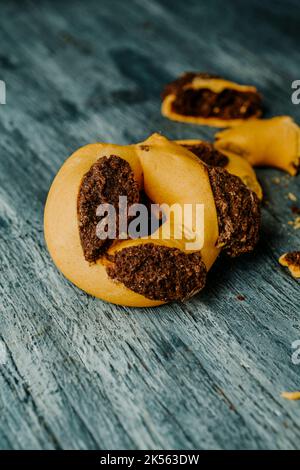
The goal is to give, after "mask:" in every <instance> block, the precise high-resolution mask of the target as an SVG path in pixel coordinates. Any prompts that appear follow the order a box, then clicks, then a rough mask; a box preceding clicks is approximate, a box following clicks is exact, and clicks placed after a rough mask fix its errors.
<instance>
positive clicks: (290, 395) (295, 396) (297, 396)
mask: <svg viewBox="0 0 300 470" xmlns="http://www.w3.org/2000/svg"><path fill="white" fill-rule="evenodd" d="M281 396H282V398H285V399H286V400H300V392H282V394H281Z"/></svg>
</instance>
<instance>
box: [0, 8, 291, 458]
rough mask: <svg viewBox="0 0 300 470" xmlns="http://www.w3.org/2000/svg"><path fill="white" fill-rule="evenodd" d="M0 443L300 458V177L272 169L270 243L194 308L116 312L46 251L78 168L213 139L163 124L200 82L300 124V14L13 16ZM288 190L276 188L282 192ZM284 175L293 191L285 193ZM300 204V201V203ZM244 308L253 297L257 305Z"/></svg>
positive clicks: (4, 150) (268, 174)
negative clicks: (83, 161) (68, 167)
mask: <svg viewBox="0 0 300 470" xmlns="http://www.w3.org/2000/svg"><path fill="white" fill-rule="evenodd" d="M0 9H1V17H0V22H1V24H0V79H2V80H4V81H5V82H6V86H7V104H6V105H1V106H0V149H1V150H0V151H1V153H0V266H1V278H0V294H1V297H0V308H1V312H0V340H1V342H0V353H1V354H0V360H1V361H2V362H1V365H0V390H1V394H0V423H1V426H0V446H1V448H4V449H8V448H14V449H28V448H35V449H41V448H42V449H61V448H63V449H94V448H98V449H99V448H100V449H108V448H109V449H114V448H120V449H134V448H142V449H152V448H154V449H155V448H156V449H157V448H161V449H177V448H185V449H195V448H197V449H204V448H206V449H213V448H214V449H215V448H217V449H220V448H221V449H229V448H230V449H232V448H233V449H245V448H250V449H260V448H267V449H271V448H275V449H281V448H288V449H294V448H299V444H300V403H299V402H289V401H285V400H284V399H283V398H281V396H280V393H281V392H282V391H283V390H297V389H300V365H296V364H293V362H292V352H293V349H292V342H293V341H295V340H299V339H300V330H299V322H300V296H299V282H297V281H296V280H294V279H292V278H291V276H290V275H289V274H288V273H287V272H286V271H285V270H284V268H282V267H281V266H280V265H279V264H278V262H277V258H278V257H279V255H281V254H282V253H283V252H285V251H286V250H289V249H297V248H298V249H299V234H300V232H299V230H294V229H293V227H292V226H291V225H289V224H288V221H290V220H292V219H293V217H294V216H293V214H292V212H291V206H292V205H295V204H298V205H299V204H300V203H299V200H300V192H299V177H298V178H290V177H289V176H287V175H285V174H284V173H281V172H279V171H276V170H271V169H263V170H259V171H258V177H259V178H260V181H261V183H262V186H263V189H264V192H265V203H264V208H263V227H262V235H261V242H260V244H259V246H258V248H257V250H256V251H255V253H254V254H252V255H249V256H244V257H241V258H239V259H236V260H229V259H227V258H225V257H224V258H220V260H219V261H218V262H217V263H216V265H215V267H214V268H213V270H212V271H211V272H210V274H209V279H208V284H207V288H206V289H205V291H204V292H203V293H201V294H200V295H198V296H196V297H194V298H193V299H192V300H190V301H188V302H186V303H182V304H180V303H174V304H170V305H166V306H163V307H161V308H157V309H150V308H149V309H129V308H122V307H116V306H113V305H109V304H106V303H103V302H101V301H100V300H97V299H94V298H92V297H90V296H88V295H86V294H85V293H83V292H81V291H80V290H78V289H77V288H75V287H74V286H72V285H71V284H70V283H69V282H68V281H66V279H64V277H63V276H62V275H60V273H59V272H58V271H57V270H56V268H55V267H54V265H53V263H52V261H51V259H50V258H49V255H48V253H47V250H46V248H45V244H44V238H43V209H44V203H45V199H46V196H47V191H48V189H49V186H50V184H51V181H52V179H53V177H54V175H55V173H56V172H57V170H58V168H59V167H60V166H61V164H62V163H63V161H64V160H65V158H66V157H67V156H68V155H69V154H70V153H71V152H72V151H74V150H75V149H76V148H78V147H79V146H82V145H84V144H86V143H89V142H95V141H111V142H115V143H121V144H122V143H131V142H137V141H139V140H142V139H144V138H146V137H147V136H148V135H149V134H151V133H152V132H155V131H159V132H162V133H163V134H164V135H166V136H167V137H169V138H197V137H199V138H207V139H213V135H214V132H215V129H210V128H205V127H196V126H192V125H184V124H180V123H174V122H171V121H168V120H167V119H165V118H163V117H162V116H161V114H160V96H159V95H160V91H161V89H162V87H163V85H164V84H165V83H166V82H168V81H169V80H171V79H173V78H175V77H176V76H177V75H178V74H180V73H182V72H183V71H186V70H202V71H209V72H216V73H218V74H221V75H225V76H226V77H228V78H230V79H236V80H237V81H240V82H242V83H243V82H244V83H253V84H255V85H257V86H258V87H259V89H260V90H261V91H262V93H263V95H264V97H265V103H266V105H267V108H268V110H267V115H268V116H271V115H276V114H290V115H292V116H293V117H294V118H295V119H297V118H298V121H300V106H296V105H293V104H292V103H291V82H292V81H293V80H295V79H300V69H299V63H300V53H299V41H298V39H299V24H300V8H299V2H298V1H297V0H295V1H274V2H267V1H266V2H263V1H262V0H254V1H250V2H245V1H242V0H234V1H228V2H223V1H221V0H213V1H210V2H204V1H199V0H185V1H184V2H182V1H179V0H178V1H174V0H151V1H146V0H144V1H142V0H133V1H131V2H130V4H128V2H125V1H122V0H119V1H116V0H113V1H112V0H101V1H96V0H94V1H93V0H85V2H79V1H74V2H69V1H65V2H59V1H52V2H50V1H47V2H46V1H41V2H38V3H34V2H29V1H23V2H21V3H20V2H14V1H11V2H4V1H3V2H1V5H0ZM274 178H275V179H274ZM278 178H279V180H278ZM289 192H291V193H293V194H295V195H298V202H297V203H295V202H294V203H293V202H292V201H290V200H289V199H288V196H287V195H288V193H289ZM243 298H244V300H241V299H243Z"/></svg>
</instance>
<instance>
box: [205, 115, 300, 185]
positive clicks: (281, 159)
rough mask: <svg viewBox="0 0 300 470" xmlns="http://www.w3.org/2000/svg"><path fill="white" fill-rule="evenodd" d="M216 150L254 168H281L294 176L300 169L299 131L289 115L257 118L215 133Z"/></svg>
mask: <svg viewBox="0 0 300 470" xmlns="http://www.w3.org/2000/svg"><path fill="white" fill-rule="evenodd" d="M214 145H215V147H216V148H217V149H218V150H219V151H220V152H222V153H224V154H225V155H227V156H229V157H234V156H235V155H237V156H241V157H243V158H245V159H246V160H248V162H249V163H250V164H251V165H253V166H270V167H275V168H279V169H280V170H284V171H286V172H288V173H289V174H290V175H292V176H294V175H296V174H297V173H298V171H299V168H300V131H299V127H298V125H297V124H296V123H295V122H294V121H293V119H292V118H290V117H289V116H277V117H274V118H272V119H257V120H256V121H251V122H247V123H244V124H243V125H241V126H239V127H235V128H234V129H226V130H224V131H221V132H218V133H217V134H216V142H215V144H214Z"/></svg>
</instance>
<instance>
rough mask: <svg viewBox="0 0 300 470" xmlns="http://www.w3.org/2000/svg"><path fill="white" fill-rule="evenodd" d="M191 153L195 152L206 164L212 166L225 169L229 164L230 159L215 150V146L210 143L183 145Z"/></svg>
mask: <svg viewBox="0 0 300 470" xmlns="http://www.w3.org/2000/svg"><path fill="white" fill-rule="evenodd" d="M181 145H182V146H183V147H185V148H187V149H188V150H189V151H190V152H193V154H195V155H196V156H197V157H199V158H200V159H201V160H202V161H203V162H204V163H206V164H207V165H210V166H220V167H224V166H226V165H227V163H228V157H226V155H224V154H223V153H221V152H219V151H218V150H216V149H215V147H214V146H213V144H210V143H209V142H201V143H199V144H181Z"/></svg>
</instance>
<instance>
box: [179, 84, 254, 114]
mask: <svg viewBox="0 0 300 470" xmlns="http://www.w3.org/2000/svg"><path fill="white" fill-rule="evenodd" d="M261 108H262V104H261V97H260V95H259V93H255V92H252V91H247V92H246V91H238V90H233V89H230V88H226V89H224V90H223V91H221V92H220V93H215V92H213V91H211V90H209V89H208V88H201V89H198V90H194V89H192V88H188V89H181V90H180V91H179V92H178V93H177V95H176V98H175V100H174V101H173V102H172V109H173V111H174V112H176V113H177V114H181V115H183V116H200V117H204V118H212V117H214V118H220V119H246V118H249V117H252V116H260V114H261Z"/></svg>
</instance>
